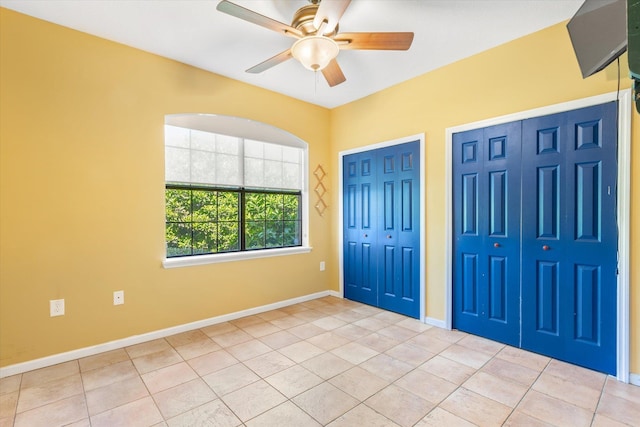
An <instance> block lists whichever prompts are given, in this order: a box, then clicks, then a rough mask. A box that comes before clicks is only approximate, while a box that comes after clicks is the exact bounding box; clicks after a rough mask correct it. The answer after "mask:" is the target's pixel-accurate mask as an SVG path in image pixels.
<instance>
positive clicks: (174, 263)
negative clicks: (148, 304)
mask: <svg viewBox="0 0 640 427" xmlns="http://www.w3.org/2000/svg"><path fill="white" fill-rule="evenodd" d="M311 249H312V248H311V247H310V246H296V247H293V248H279V249H263V250H255V251H244V252H230V253H224V254H212V255H195V256H186V257H178V258H166V259H165V260H164V261H162V266H163V267H164V268H176V267H189V266H193V265H206V264H217V263H221V262H231V261H242V260H247V259H256V258H269V257H275V256H285V255H296V254H306V253H309V252H311Z"/></svg>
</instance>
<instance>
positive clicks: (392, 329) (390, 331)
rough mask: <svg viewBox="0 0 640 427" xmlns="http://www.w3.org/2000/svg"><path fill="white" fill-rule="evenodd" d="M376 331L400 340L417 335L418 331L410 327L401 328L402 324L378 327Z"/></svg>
mask: <svg viewBox="0 0 640 427" xmlns="http://www.w3.org/2000/svg"><path fill="white" fill-rule="evenodd" d="M377 332H378V333H379V334H380V335H384V336H387V337H389V338H394V339H398V340H401V341H406V340H408V339H410V338H413V337H415V336H416V335H418V332H416V331H413V330H411V329H407V328H403V327H402V326H398V325H390V326H387V327H386V328H382V329H379V330H378V331H377Z"/></svg>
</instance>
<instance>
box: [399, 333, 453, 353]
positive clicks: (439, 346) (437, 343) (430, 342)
mask: <svg viewBox="0 0 640 427" xmlns="http://www.w3.org/2000/svg"><path fill="white" fill-rule="evenodd" d="M430 331H431V329H429V330H428V331H425V332H422V333H420V334H418V335H416V336H415V337H413V338H411V339H410V340H408V341H407V343H409V344H411V345H415V346H416V347H419V348H421V349H423V350H426V351H428V352H429V353H433V354H438V353H440V352H442V351H443V350H445V349H446V348H448V347H450V346H451V345H452V343H450V342H449V341H445V340H441V339H439V338H437V337H434V336H431V335H427V334H428V333H429V332H430Z"/></svg>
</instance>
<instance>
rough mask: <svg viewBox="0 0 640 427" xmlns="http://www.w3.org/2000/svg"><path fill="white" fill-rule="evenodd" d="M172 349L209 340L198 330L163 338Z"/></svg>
mask: <svg viewBox="0 0 640 427" xmlns="http://www.w3.org/2000/svg"><path fill="white" fill-rule="evenodd" d="M165 339H166V340H167V342H168V343H169V344H171V346H172V347H174V348H175V347H180V346H182V345H187V344H192V343H194V342H198V341H206V340H209V339H210V338H209V337H208V336H207V335H206V334H205V333H204V332H202V331H201V330H200V329H194V330H193V331H187V332H182V333H180V334H175V335H171V336H169V337H166V338H165Z"/></svg>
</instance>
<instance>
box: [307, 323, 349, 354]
mask: <svg viewBox="0 0 640 427" xmlns="http://www.w3.org/2000/svg"><path fill="white" fill-rule="evenodd" d="M319 329H320V328H319ZM307 342H310V343H311V344H313V345H315V346H316V347H319V348H321V349H323V350H324V351H331V350H333V349H334V348H338V347H340V346H341V345H345V344H347V343H349V342H350V340H349V339H348V338H345V337H343V336H342V335H338V334H337V333H336V332H334V331H330V332H327V331H325V330H324V329H322V333H321V334H319V335H316V336H314V337H311V338H308V339H307Z"/></svg>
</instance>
